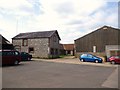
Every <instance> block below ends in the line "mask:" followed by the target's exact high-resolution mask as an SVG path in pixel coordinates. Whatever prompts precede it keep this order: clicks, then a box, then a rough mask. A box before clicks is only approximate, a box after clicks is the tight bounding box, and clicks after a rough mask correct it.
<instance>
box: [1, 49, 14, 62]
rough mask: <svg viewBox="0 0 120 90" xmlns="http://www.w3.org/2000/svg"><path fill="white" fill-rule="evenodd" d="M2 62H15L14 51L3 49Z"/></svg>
mask: <svg viewBox="0 0 120 90" xmlns="http://www.w3.org/2000/svg"><path fill="white" fill-rule="evenodd" d="M2 54H3V55H2V63H3V64H12V62H13V53H12V52H11V51H3V53H2Z"/></svg>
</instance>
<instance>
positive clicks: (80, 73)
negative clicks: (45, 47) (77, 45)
mask: <svg viewBox="0 0 120 90" xmlns="http://www.w3.org/2000/svg"><path fill="white" fill-rule="evenodd" d="M116 69H117V67H101V66H93V65H83V64H68V63H54V62H46V61H29V62H28V61H27V62H21V64H20V65H18V66H8V67H3V68H2V76H3V77H2V86H3V88H117V82H114V83H115V86H112V87H109V86H108V85H106V83H105V82H106V80H108V79H109V77H110V76H111V74H113V73H114V71H115V70H116ZM113 76H114V75H113ZM116 77H117V76H116ZM109 83H111V82H109ZM104 84H105V85H104Z"/></svg>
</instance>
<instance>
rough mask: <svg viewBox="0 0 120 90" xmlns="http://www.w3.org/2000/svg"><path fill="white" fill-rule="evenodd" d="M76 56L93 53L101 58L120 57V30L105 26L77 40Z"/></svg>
mask: <svg viewBox="0 0 120 90" xmlns="http://www.w3.org/2000/svg"><path fill="white" fill-rule="evenodd" d="M75 53H76V56H78V55H80V54H82V53H91V54H95V55H99V56H107V57H110V56H113V55H120V29H118V28H113V27H110V26H103V27H101V28H99V29H97V30H95V31H93V32H91V33H89V34H87V35H85V36H83V37H80V38H78V39H76V40H75Z"/></svg>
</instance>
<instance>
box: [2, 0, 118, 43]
mask: <svg viewBox="0 0 120 90" xmlns="http://www.w3.org/2000/svg"><path fill="white" fill-rule="evenodd" d="M118 1H119V0H0V34H2V35H3V36H4V37H5V38H7V39H8V40H9V41H12V40H11V38H12V37H14V36H15V35H17V34H19V33H24V32H36V31H49V30H58V33H59V35H60V37H61V43H74V40H75V39H77V38H79V37H82V36H83V35H85V34H87V33H90V32H91V31H94V30H96V29H97V28H100V27H102V26H104V25H108V26H112V27H115V28H117V27H118Z"/></svg>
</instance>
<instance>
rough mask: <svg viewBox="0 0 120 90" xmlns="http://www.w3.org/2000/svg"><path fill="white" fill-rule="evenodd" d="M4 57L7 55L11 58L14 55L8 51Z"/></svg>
mask: <svg viewBox="0 0 120 90" xmlns="http://www.w3.org/2000/svg"><path fill="white" fill-rule="evenodd" d="M6 55H8V56H12V55H14V53H13V52H11V51H8V52H6Z"/></svg>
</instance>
